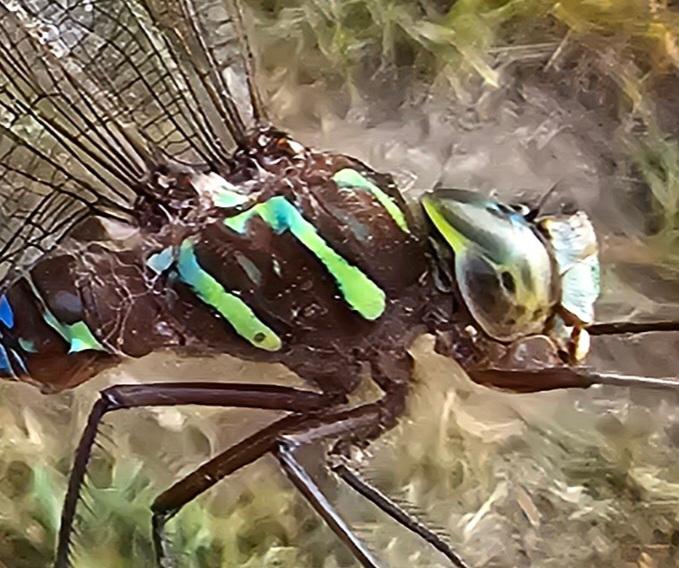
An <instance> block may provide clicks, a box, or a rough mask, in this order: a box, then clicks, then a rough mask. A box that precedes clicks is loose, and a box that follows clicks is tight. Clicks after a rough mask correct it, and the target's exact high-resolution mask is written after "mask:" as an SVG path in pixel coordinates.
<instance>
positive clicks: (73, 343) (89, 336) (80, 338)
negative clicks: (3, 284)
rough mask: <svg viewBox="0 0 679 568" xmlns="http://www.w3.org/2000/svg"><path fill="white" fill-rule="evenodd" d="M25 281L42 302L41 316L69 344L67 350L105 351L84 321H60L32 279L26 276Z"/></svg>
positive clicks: (77, 351)
mask: <svg viewBox="0 0 679 568" xmlns="http://www.w3.org/2000/svg"><path fill="white" fill-rule="evenodd" d="M27 282H28V284H29V286H30V287H31V290H32V292H33V294H35V297H36V299H38V300H39V301H40V303H41V304H42V318H43V320H45V323H47V325H49V326H50V327H51V328H52V329H54V331H56V332H57V333H58V334H59V335H61V337H62V338H63V339H64V341H66V342H67V343H68V345H69V349H68V352H69V354H70V353H80V352H81V351H106V348H105V347H104V346H103V345H102V344H101V343H99V340H98V339H97V338H96V337H95V336H94V334H93V333H92V330H91V329H90V328H89V327H88V325H87V324H86V323H85V322H84V321H78V322H76V323H71V324H67V323H64V322H62V321H60V320H59V319H58V318H57V317H56V316H55V315H54V314H53V313H52V312H51V311H50V309H49V308H48V307H47V303H46V302H45V301H44V299H43V298H42V295H41V294H40V292H39V291H38V289H37V287H36V286H35V284H34V283H33V281H32V280H31V279H30V278H28V279H27Z"/></svg>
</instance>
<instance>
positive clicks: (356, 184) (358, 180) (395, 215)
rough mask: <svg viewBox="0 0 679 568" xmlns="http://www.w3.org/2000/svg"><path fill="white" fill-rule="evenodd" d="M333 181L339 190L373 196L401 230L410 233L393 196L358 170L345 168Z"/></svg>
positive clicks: (333, 177) (337, 173)
mask: <svg viewBox="0 0 679 568" xmlns="http://www.w3.org/2000/svg"><path fill="white" fill-rule="evenodd" d="M332 180H333V181H334V182H335V183H336V184H337V187H339V188H356V189H362V190H364V191H367V192H369V193H370V194H372V195H373V197H374V198H375V199H377V201H379V203H380V205H381V206H382V207H384V208H385V209H386V210H387V213H389V215H391V218H392V219H393V220H394V221H395V222H396V224H397V225H398V226H399V228H400V229H401V230H402V231H403V232H404V233H410V228H409V227H408V222H407V221H406V218H405V215H404V214H403V211H401V209H400V208H399V206H398V205H397V203H396V202H395V201H394V200H393V199H392V198H391V196H389V195H388V194H387V193H385V192H384V191H382V190H381V189H380V188H379V187H377V186H376V185H375V184H374V183H373V182H371V181H370V180H369V179H367V178H366V177H365V176H362V175H361V174H360V173H359V172H357V171H356V170H352V169H351V168H345V169H343V170H340V171H338V172H336V173H335V175H334V176H332Z"/></svg>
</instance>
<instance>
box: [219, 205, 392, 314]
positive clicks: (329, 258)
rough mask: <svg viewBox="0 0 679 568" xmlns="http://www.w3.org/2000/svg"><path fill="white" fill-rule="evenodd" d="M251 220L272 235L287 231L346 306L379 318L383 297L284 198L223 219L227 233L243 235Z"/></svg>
mask: <svg viewBox="0 0 679 568" xmlns="http://www.w3.org/2000/svg"><path fill="white" fill-rule="evenodd" d="M254 216H259V217H261V218H262V219H263V220H264V221H265V222H266V223H267V224H268V225H269V226H270V227H271V228H272V229H273V230H274V231H276V232H277V233H282V232H284V231H290V232H291V233H292V234H293V235H294V236H295V238H296V239H297V240H298V241H299V242H300V243H302V244H303V245H304V246H305V247H306V248H308V249H309V250H310V251H311V252H312V253H313V254H314V255H316V257H317V258H318V259H319V260H320V261H321V262H322V263H323V265H324V266H325V267H326V268H327V270H328V271H329V272H330V274H332V276H333V278H334V279H335V281H336V282H337V286H338V287H339V290H340V292H341V293H342V296H343V297H344V299H345V300H346V302H347V303H348V304H349V306H351V307H352V308H353V309H354V310H356V311H357V312H358V313H359V314H361V316H362V317H364V318H365V319H367V320H375V319H377V318H379V317H380V316H381V315H382V314H383V313H384V310H385V307H386V295H385V293H384V291H383V290H382V289H381V288H380V287H379V286H378V285H377V284H375V283H374V282H373V281H372V280H371V279H370V278H368V276H367V275H366V274H364V273H363V272H362V271H361V270H360V269H359V268H357V267H355V266H353V265H351V264H349V262H348V261H347V260H346V259H345V258H343V257H342V256H340V255H339V254H337V253H336V252H335V251H334V250H333V249H332V248H331V247H330V246H329V245H328V243H327V242H326V241H325V240H324V239H323V237H321V236H320V235H319V234H318V231H317V230H316V228H315V227H314V226H313V225H312V224H311V223H310V222H309V221H307V220H306V219H305V218H304V217H303V216H302V214H301V213H300V212H299V211H298V210H297V209H296V208H295V206H294V205H292V204H291V203H290V202H289V201H288V200H287V199H285V197H282V196H277V197H272V198H271V199H269V200H268V201H265V202H264V203H259V204H257V205H255V206H254V207H252V208H251V209H248V210H247V211H244V212H243V213H240V214H238V215H235V216H233V217H229V218H227V219H225V221H224V224H225V225H226V226H227V227H229V228H230V229H232V230H234V231H236V232H238V233H241V234H245V232H246V228H247V227H246V226H247V223H248V221H249V220H250V219H252V218H253V217H254Z"/></svg>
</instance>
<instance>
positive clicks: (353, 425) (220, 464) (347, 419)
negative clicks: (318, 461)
mask: <svg viewBox="0 0 679 568" xmlns="http://www.w3.org/2000/svg"><path fill="white" fill-rule="evenodd" d="M329 410H330V409H329ZM380 410H381V409H380V403H379V402H378V403H373V404H370V405H364V406H360V407H357V408H354V409H351V410H347V411H342V412H332V411H330V412H316V413H310V414H294V415H292V416H288V417H286V418H284V419H283V420H280V421H278V422H275V423H274V424H272V425H271V426H269V427H267V428H265V429H263V430H260V431H259V432H257V433H255V434H253V435H252V436H250V437H249V438H246V439H245V440H243V441H242V442H239V443H238V444H236V445H235V446H232V447H231V448H229V449H227V450H226V451H224V452H223V453H221V454H220V455H218V456H216V457H214V458H212V459H211V460H209V461H208V462H206V463H205V464H203V465H201V466H200V467H199V468H198V469H196V470H194V471H193V472H192V473H190V474H189V475H188V476H186V477H185V478H184V479H182V480H180V481H178V482H177V483H175V484H174V485H173V486H172V487H170V488H169V489H168V490H166V491H165V492H164V493H162V494H161V495H159V496H158V498H157V499H156V500H155V501H154V502H153V505H152V506H151V510H152V512H153V539H154V544H155V546H156V557H157V561H158V565H159V566H166V565H167V563H168V551H167V550H166V546H165V539H164V536H163V532H164V529H165V524H166V523H167V521H169V520H170V519H171V518H172V517H174V516H175V515H176V514H177V513H178V512H179V511H180V509H181V508H182V507H183V506H184V505H186V504H187V503H189V502H190V501H192V500H193V499H194V498H195V497H197V496H198V495H200V494H201V493H202V492H203V491H206V490H207V489H209V488H210V487H212V486H213V485H215V484H216V483H217V482H219V481H220V480H221V479H223V478H224V477H226V476H227V475H229V474H231V473H233V472H235V471H236V470H238V469H240V468H241V467H243V466H245V465H247V464H249V463H251V462H253V461H255V460H257V459H258V458H260V457H262V456H263V455H265V454H267V453H272V454H273V455H275V456H276V457H277V458H278V460H279V461H280V462H281V464H282V466H283V468H284V470H285V471H286V473H288V476H289V477H290V478H291V480H292V482H293V484H294V485H295V486H296V487H297V488H298V489H300V491H302V493H303V495H304V496H305V497H307V498H309V499H310V500H311V502H312V504H314V503H315V502H316V500H319V499H322V501H323V502H322V506H321V510H322V511H323V512H322V513H321V516H322V517H323V518H324V520H326V522H328V524H329V525H330V527H331V528H332V529H333V531H334V532H335V533H336V534H338V536H339V537H340V538H341V539H342V541H343V542H345V544H347V545H348V546H349V548H350V549H351V550H352V552H354V554H355V555H356V557H357V559H358V560H359V562H361V564H362V565H363V566H364V567H366V568H378V566H379V565H378V564H377V562H376V561H375V560H374V559H373V557H372V554H371V553H370V552H369V551H368V550H367V548H366V547H365V545H363V544H362V543H361V542H360V541H359V540H358V538H357V537H356V536H355V535H353V533H352V532H351V530H350V529H349V527H348V526H347V525H346V524H345V523H344V521H342V520H341V519H340V518H339V516H338V515H337V513H336V512H335V511H334V510H333V509H332V506H331V505H330V504H329V503H328V502H327V500H326V499H325V498H324V497H322V494H321V492H320V490H319V489H318V487H316V486H315V484H313V482H311V481H310V479H309V478H308V477H305V478H304V479H303V481H302V482H298V479H299V476H298V475H296V474H297V473H298V472H299V471H300V469H301V466H299V468H298V467H297V466H296V465H295V464H296V463H297V462H296V458H295V457H294V455H293V454H294V450H293V446H295V445H296V444H297V443H298V441H297V440H298V439H299V440H300V441H299V443H300V444H301V443H302V441H307V440H308V441H312V440H311V439H312V438H313V440H314V441H315V440H321V439H323V438H325V437H328V436H335V437H337V436H342V435H345V434H348V433H351V434H352V435H354V436H356V437H358V438H361V439H362V438H365V437H374V436H375V435H376V434H377V433H379V429H380ZM301 471H303V469H302V470H301ZM310 484H311V485H310ZM308 487H311V489H310V491H312V495H311V496H309V494H308V493H307V488H308ZM314 506H315V505H314ZM317 510H318V509H317Z"/></svg>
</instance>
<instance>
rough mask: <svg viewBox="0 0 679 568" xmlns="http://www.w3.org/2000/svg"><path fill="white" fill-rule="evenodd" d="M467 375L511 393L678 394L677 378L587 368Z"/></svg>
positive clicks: (476, 371) (487, 371)
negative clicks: (637, 390)
mask: <svg viewBox="0 0 679 568" xmlns="http://www.w3.org/2000/svg"><path fill="white" fill-rule="evenodd" d="M467 372H468V374H469V376H470V377H471V379H472V380H473V381H474V382H476V383H479V384H482V385H487V386H492V387H496V388H502V389H507V390H511V391H514V392H537V391H545V390H554V389H562V388H589V387H591V386H594V385H615V386H621V387H641V388H653V389H677V390H679V377H642V376H637V375H625V374H619V373H600V372H598V371H595V370H594V369H590V368H588V367H569V366H566V365H564V366H561V367H544V368H539V369H493V368H489V369H468V370H467Z"/></svg>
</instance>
